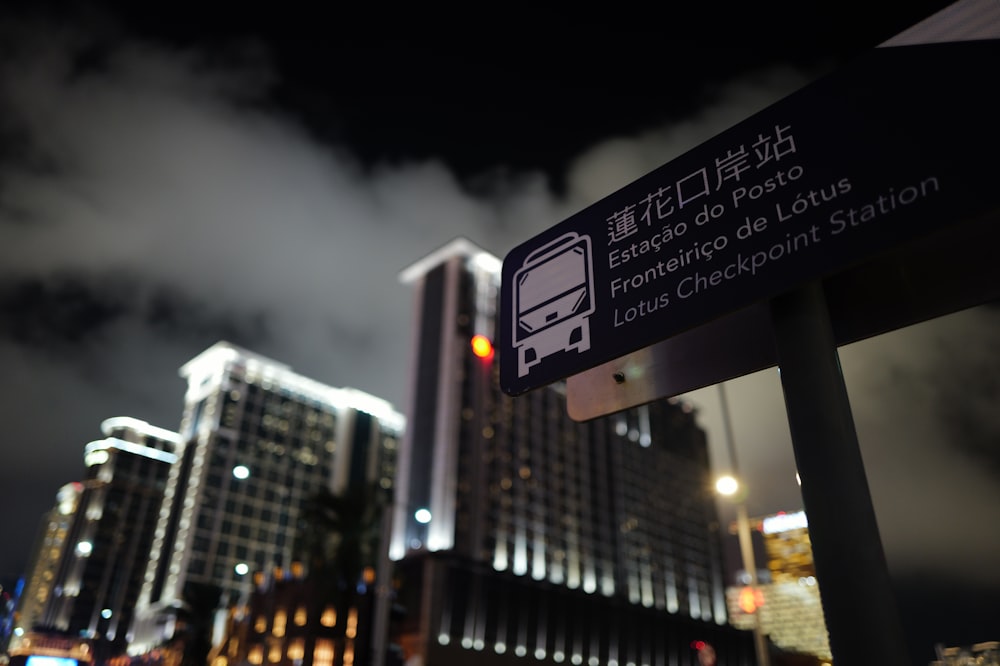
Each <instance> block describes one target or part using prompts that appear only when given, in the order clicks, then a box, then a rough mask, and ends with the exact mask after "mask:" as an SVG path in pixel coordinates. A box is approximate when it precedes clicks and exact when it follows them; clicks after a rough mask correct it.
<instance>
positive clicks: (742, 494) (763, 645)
mask: <svg viewBox="0 0 1000 666" xmlns="http://www.w3.org/2000/svg"><path fill="white" fill-rule="evenodd" d="M719 404H720V407H721V408H722V422H723V425H724V427H725V433H726V446H727V448H728V449H729V462H730V464H731V465H732V469H733V472H734V473H735V472H736V471H737V465H736V444H735V442H734V441H733V428H732V424H731V423H730V420H729V404H728V403H727V401H726V390H725V387H724V385H723V384H722V383H720V384H719ZM715 489H716V491H717V492H718V493H719V494H720V495H722V496H724V497H729V498H731V499H732V501H733V502H734V503H735V504H736V529H737V535H738V537H739V541H740V556H741V559H742V560H743V569H744V570H745V571H746V572H747V573H748V574H749V576H750V586H749V587H750V595H751V598H752V600H753V602H754V603H753V612H752V613H751V615H753V643H754V650H755V651H756V653H757V664H758V666H771V651H770V648H768V645H767V639H766V638H765V637H764V633H763V632H762V631H761V628H760V607H759V604H758V603H756V602H758V601H760V602H763V596H762V595H761V593H760V587H759V585H758V581H757V562H756V560H755V558H754V555H753V541H752V540H751V537H750V519H749V518H748V517H747V505H746V489H745V488H743V487H742V484H741V483H740V482H739V480H737V478H736V476H735V475H734V474H726V475H724V476H721V477H719V478H718V480H716V482H715ZM746 607H747V608H749V607H750V604H749V603H748V604H747V606H746Z"/></svg>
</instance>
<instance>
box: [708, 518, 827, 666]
mask: <svg viewBox="0 0 1000 666" xmlns="http://www.w3.org/2000/svg"><path fill="white" fill-rule="evenodd" d="M754 522H755V523H756V530H757V531H758V532H759V533H760V534H761V536H762V539H763V542H764V549H765V552H766V553H767V569H768V573H769V576H768V577H767V582H764V583H762V584H761V585H760V590H761V594H762V597H763V602H764V603H763V605H761V606H760V608H758V609H757V611H756V612H757V613H759V614H760V618H759V621H760V627H761V631H762V632H763V633H765V634H767V636H768V638H769V639H770V641H771V642H772V643H773V644H774V645H775V646H776V647H777V648H778V649H779V650H783V651H789V652H796V653H801V654H804V655H812V656H814V657H817V658H818V659H822V660H824V661H825V662H826V663H832V661H833V655H832V653H831V652H830V639H829V634H828V633H827V629H826V621H825V620H824V617H823V605H822V600H821V597H820V589H819V583H818V582H817V580H816V567H815V565H814V564H813V556H812V543H811V541H810V540H809V527H808V523H807V521H806V514H805V512H802V511H797V512H791V513H779V514H773V515H770V516H766V517H764V518H762V519H759V520H756V521H754ZM740 590H741V586H739V585H735V586H732V587H730V588H729V589H728V591H727V598H728V602H729V612H730V616H731V617H732V622H733V624H734V625H735V626H737V627H741V628H745V629H749V628H750V627H752V626H753V624H754V618H753V616H752V615H750V614H749V613H746V612H744V611H743V610H742V609H741V608H740V603H739V594H740Z"/></svg>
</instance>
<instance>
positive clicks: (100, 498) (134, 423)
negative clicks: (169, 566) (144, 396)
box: [14, 417, 179, 654]
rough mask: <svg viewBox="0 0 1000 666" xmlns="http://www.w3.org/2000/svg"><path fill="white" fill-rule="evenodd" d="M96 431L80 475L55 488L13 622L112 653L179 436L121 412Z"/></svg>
mask: <svg viewBox="0 0 1000 666" xmlns="http://www.w3.org/2000/svg"><path fill="white" fill-rule="evenodd" d="M101 429H102V431H103V432H104V434H105V435H106V437H105V438H104V439H100V440H96V441H93V442H91V443H89V444H87V446H86V447H85V450H84V463H85V465H86V476H85V478H84V479H83V480H82V481H81V482H78V483H72V484H68V485H66V486H64V487H63V488H62V489H60V491H59V494H58V496H57V504H56V506H55V507H54V508H53V510H52V511H50V512H49V513H48V514H47V515H46V517H45V519H44V520H43V525H42V530H41V533H40V537H39V542H38V544H37V545H36V547H35V552H34V556H33V557H32V560H31V561H32V568H31V571H30V573H29V575H28V579H27V584H26V586H25V591H24V595H23V597H22V601H21V603H20V605H19V610H18V624H19V626H20V627H21V628H22V630H25V631H27V632H31V631H33V630H41V631H43V632H45V631H47V632H61V633H64V634H67V635H72V636H78V637H83V638H87V639H90V640H91V641H92V642H93V645H95V646H96V648H97V649H98V650H99V651H100V652H102V653H104V654H113V653H116V652H123V651H124V648H125V644H126V633H127V630H128V628H129V626H130V624H131V622H132V618H133V612H134V609H135V606H136V601H137V599H138V596H139V589H140V586H141V584H142V580H143V575H144V573H145V562H146V557H147V554H148V553H149V549H150V545H151V543H152V541H153V529H154V527H155V525H156V519H157V514H158V513H159V511H160V503H161V500H162V498H163V491H164V488H165V486H166V480H167V474H168V471H169V470H170V467H171V465H172V464H173V463H174V462H175V461H176V459H177V456H176V453H175V449H176V447H177V445H178V442H179V437H178V435H177V433H175V432H171V431H168V430H164V429H162V428H158V427H155V426H151V425H150V424H148V423H146V422H144V421H140V420H138V419H134V418H128V417H116V418H111V419H107V420H106V421H104V422H103V423H102V424H101ZM28 636H29V638H28V639H29V640H30V639H31V638H30V633H29V634H28ZM14 647H15V648H16V646H14Z"/></svg>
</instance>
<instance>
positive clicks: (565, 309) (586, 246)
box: [513, 231, 594, 377]
mask: <svg viewBox="0 0 1000 666" xmlns="http://www.w3.org/2000/svg"><path fill="white" fill-rule="evenodd" d="M591 257H592V253H591V248H590V236H586V235H580V234H577V233H576V232H573V231H571V232H569V233H567V234H564V235H562V236H560V237H559V238H556V239H555V240H553V241H550V242H548V243H546V244H545V245H543V246H542V247H540V248H538V249H537V250H535V251H534V252H532V253H531V254H529V255H528V256H527V257H526V258H525V260H524V264H523V265H522V266H521V267H520V268H519V269H517V271H516V272H515V273H514V336H513V340H514V347H515V348H516V349H517V376H518V377H524V376H525V375H526V374H528V371H529V370H530V369H531V368H532V367H533V366H534V365H536V364H537V363H538V362H539V361H541V360H542V359H543V358H545V357H546V356H549V355H551V354H554V353H556V352H558V351H570V350H573V349H575V350H576V351H577V352H584V351H587V350H588V349H590V315H591V314H593V312H594V270H593V265H592V263H591Z"/></svg>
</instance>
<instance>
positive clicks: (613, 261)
mask: <svg viewBox="0 0 1000 666" xmlns="http://www.w3.org/2000/svg"><path fill="white" fill-rule="evenodd" d="M996 71H1000V40H996V39H986V40H977V41H967V42H947V43H937V44H919V45H905V46H895V47H892V48H877V49H873V50H872V51H871V52H869V53H868V54H867V55H866V56H865V57H863V58H860V59H859V60H858V61H856V62H855V63H854V64H853V65H851V66H849V67H845V68H844V69H842V70H840V71H838V72H836V73H834V74H832V75H830V76H827V77H826V78H824V79H822V80H820V81H817V82H815V83H813V84H811V85H809V86H806V87H805V88H803V89H802V90H800V91H798V92H796V93H794V94H792V95H790V96H788V97H786V98H785V99H783V100H781V101H779V102H777V103H776V104H774V105H772V106H770V107H768V108H766V109H764V110H763V111H761V112H759V113H757V114H755V115H753V116H751V117H749V118H748V119H746V120H744V121H743V122H741V123H739V124H738V125H735V126H734V127H732V128H730V129H728V130H726V131H725V132H723V133H721V134H719V135H717V136H716V137H714V138H713V139H711V140H709V141H707V142H705V143H703V144H702V145H700V146H698V147H697V148H695V149H693V150H691V151H689V152H688V153H685V154H684V155H682V156H680V157H678V158H677V159H675V160H673V161H671V162H669V163H668V164H665V165H663V166H662V167H660V168H658V169H656V170H654V171H652V172H651V173H649V174H647V175H645V176H643V177H642V178H640V179H638V180H636V181H635V182H633V183H630V184H629V185H627V186H625V187H623V188H622V189H620V190H618V191H617V192H615V193H614V194H612V195H610V196H608V197H606V198H605V199H603V200H601V201H599V202H597V203H595V204H594V205H592V206H590V207H588V208H586V209H584V210H583V211H581V212H579V213H577V214H576V215H574V216H572V217H570V218H569V219H567V220H565V221H564V222H562V223H560V224H558V225H556V226H554V227H552V228H551V229H549V230H547V231H546V232H544V233H542V234H539V235H538V236H536V237H535V238H533V239H531V240H530V241H528V242H526V243H523V244H522V245H520V246H518V247H516V248H514V249H513V250H511V251H510V252H509V253H508V254H507V256H506V257H505V259H504V263H503V273H502V286H501V326H500V346H499V354H500V385H501V388H502V389H503V390H504V391H505V392H506V393H508V394H511V395H518V394H520V393H523V392H525V391H528V390H531V389H534V388H537V387H540V386H543V385H546V384H549V383H552V382H553V381H556V380H559V379H563V378H566V377H569V376H571V375H575V374H577V373H581V372H583V371H585V370H588V369H590V368H594V367H596V366H598V365H600V364H603V363H607V362H609V361H612V360H614V359H617V358H619V357H622V356H624V355H626V354H630V353H632V352H636V351H638V350H642V349H645V348H647V347H649V346H650V345H653V344H655V343H658V342H660V341H663V340H666V339H668V338H672V337H674V336H678V335H680V334H682V333H685V332H690V334H691V335H696V334H697V331H696V330H695V329H697V327H703V326H704V325H706V324H710V323H712V322H714V321H717V320H719V319H720V318H722V317H724V316H726V315H730V314H732V313H740V312H742V313H744V315H743V316H745V317H748V318H749V319H750V320H755V319H756V316H755V315H754V314H753V313H754V308H755V307H756V306H758V305H759V304H761V303H763V302H766V301H767V300H768V299H770V298H772V297H773V296H775V295H777V294H779V293H782V292H784V291H786V290H788V289H790V288H793V287H795V286H797V285H799V284H803V283H805V282H808V281H811V280H816V279H823V278H832V277H835V276H837V275H838V274H843V273H844V272H845V271H847V270H848V269H851V268H853V267H856V266H859V265H862V264H864V263H866V262H869V263H870V262H872V261H873V260H875V259H877V258H878V257H881V256H887V255H888V254H890V253H891V252H892V251H893V250H898V249H899V248H900V247H903V246H904V245H906V244H908V243H911V242H913V241H915V240H916V239H919V238H921V237H924V236H927V235H928V234H930V233H932V232H935V231H940V230H941V229H942V228H945V227H951V226H957V225H962V224H964V223H966V222H967V221H969V220H974V219H981V218H982V217H983V216H985V215H987V214H988V213H990V212H992V211H996V210H997V209H998V203H1000V188H998V187H997V186H996V183H997V182H1000V167H998V162H997V155H1000V131H998V121H997V119H998V118H1000V104H998V102H997V101H996V100H995V99H994V97H995V94H994V92H995V91H994V87H995V86H993V85H992V84H991V83H990V81H992V80H993V79H994V77H995V72H996ZM957 245H958V249H957V252H958V253H959V257H960V255H961V252H962V251H963V247H962V243H961V241H958V243H957ZM976 250H977V248H974V247H970V246H966V247H965V248H964V251H968V252H970V254H971V253H972V252H974V251H976ZM922 256H923V257H924V260H926V261H927V262H929V264H928V267H929V269H930V270H931V272H934V270H936V269H937V268H938V267H937V263H936V262H937V261H938V259H939V258H937V257H935V255H934V253H933V251H930V252H925V253H924V254H923V255H922ZM699 330H700V329H699ZM734 335H735V336H737V337H739V332H738V331H736V332H734V331H732V330H727V331H726V332H725V336H729V337H732V336H734ZM757 362H765V363H766V362H770V360H769V359H762V360H755V361H754V363H757ZM721 374H723V375H724V374H726V373H725V372H724V369H722V373H721ZM730 376H737V375H736V374H730ZM722 378H725V377H722Z"/></svg>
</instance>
